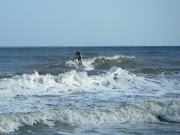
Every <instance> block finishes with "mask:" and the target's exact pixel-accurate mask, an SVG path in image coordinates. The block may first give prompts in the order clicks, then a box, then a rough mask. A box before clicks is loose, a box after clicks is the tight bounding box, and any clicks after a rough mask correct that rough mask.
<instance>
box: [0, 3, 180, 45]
mask: <svg viewBox="0 0 180 135" xmlns="http://www.w3.org/2000/svg"><path fill="white" fill-rule="evenodd" d="M179 45H180V0H0V46H179Z"/></svg>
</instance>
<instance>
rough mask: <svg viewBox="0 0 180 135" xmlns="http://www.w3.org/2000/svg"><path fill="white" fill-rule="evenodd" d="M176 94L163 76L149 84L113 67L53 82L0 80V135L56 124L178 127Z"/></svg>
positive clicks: (45, 77) (49, 77)
mask: <svg viewBox="0 0 180 135" xmlns="http://www.w3.org/2000/svg"><path fill="white" fill-rule="evenodd" d="M170 90H171V91H170ZM172 90H173V91H172ZM177 93H179V82H178V80H176V79H175V80H173V79H171V81H170V83H169V84H168V78H166V77H165V75H160V77H159V78H158V80H157V79H148V78H145V77H143V76H137V75H135V74H133V73H130V72H128V71H126V70H123V69H121V68H116V67H113V68H111V69H110V70H108V71H107V72H106V73H103V74H99V75H91V76H89V75H88V74H87V72H78V71H76V70H72V71H69V72H66V73H63V74H59V75H58V76H53V75H50V74H46V75H39V74H38V72H35V73H34V74H31V75H29V74H24V75H22V76H15V77H13V78H7V79H6V78H4V79H1V80H0V113H1V115H0V119H1V120H0V121H1V122H0V131H1V132H2V133H5V132H12V131H14V130H16V129H17V128H18V127H19V126H23V125H32V124H35V123H45V124H49V125H53V123H54V121H55V120H58V121H60V122H61V123H65V124H69V125H78V126H79V125H91V124H92V125H96V124H97V125H99V124H106V123H107V124H117V123H126V122H158V121H159V118H160V119H163V120H166V121H174V122H180V117H179V115H180V108H179V106H180V102H179V101H176V99H178V94H177ZM172 95H173V96H172ZM160 99H161V100H162V101H161V100H160ZM147 100H149V101H150V102H145V103H143V104H142V103H141V102H143V101H147ZM155 100H160V102H152V101H155ZM166 100H174V101H172V102H168V101H166ZM124 104H129V106H125V107H124ZM82 108H83V109H82ZM46 110H49V111H46ZM85 110H87V111H85ZM35 112H36V113H35ZM11 113H13V114H12V115H10V114H11ZM18 113H21V114H18ZM22 113H23V114H22ZM3 114H6V115H3ZM51 122H52V123H51Z"/></svg>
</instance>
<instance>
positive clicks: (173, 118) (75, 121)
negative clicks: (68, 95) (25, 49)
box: [0, 101, 180, 133]
mask: <svg viewBox="0 0 180 135" xmlns="http://www.w3.org/2000/svg"><path fill="white" fill-rule="evenodd" d="M55 122H60V123H62V124H67V125H70V126H88V125H92V126H98V125H107V124H122V123H161V122H178V123H179V122H180V101H170V102H145V103H142V104H139V105H124V106H121V107H120V108H109V109H108V110H102V109H100V108H95V109H93V110H80V109H79V110H77V109H56V110H45V111H41V112H34V113H26V114H6V115H5V114H4V115H3V114H1V116H0V133H9V132H13V131H14V130H17V129H18V128H19V127H21V126H27V125H34V124H37V123H42V124H46V125H48V126H54V123H55Z"/></svg>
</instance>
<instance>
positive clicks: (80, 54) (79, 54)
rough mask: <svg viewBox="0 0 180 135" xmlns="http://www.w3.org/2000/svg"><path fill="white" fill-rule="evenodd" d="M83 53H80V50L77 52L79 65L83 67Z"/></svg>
mask: <svg viewBox="0 0 180 135" xmlns="http://www.w3.org/2000/svg"><path fill="white" fill-rule="evenodd" d="M82 55H83V54H82V53H81V52H80V51H79V50H77V52H76V57H77V56H78V63H79V66H82Z"/></svg>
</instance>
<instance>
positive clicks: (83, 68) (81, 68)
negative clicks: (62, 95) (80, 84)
mask: <svg viewBox="0 0 180 135" xmlns="http://www.w3.org/2000/svg"><path fill="white" fill-rule="evenodd" d="M86 69H87V67H86V66H79V70H86Z"/></svg>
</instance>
